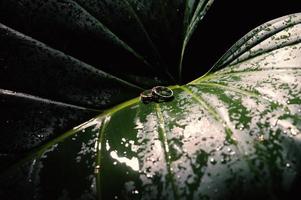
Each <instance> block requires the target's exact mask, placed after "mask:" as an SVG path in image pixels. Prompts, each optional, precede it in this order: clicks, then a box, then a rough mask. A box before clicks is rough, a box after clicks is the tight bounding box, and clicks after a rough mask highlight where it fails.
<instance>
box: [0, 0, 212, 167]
mask: <svg viewBox="0 0 301 200" xmlns="http://www.w3.org/2000/svg"><path fill="white" fill-rule="evenodd" d="M185 2H186V1H183V0H177V1H166V2H163V1H162V2H161V1H160V2H158V1H149V0H148V1H139V2H138V1H133V0H114V1H112V0H110V1H108V0H89V1H83V0H46V1H32V0H19V1H15V0H3V1H0V95H1V103H0V108H1V110H2V111H3V112H2V113H4V114H2V115H1V125H2V126H1V128H2V129H1V138H4V139H1V142H0V145H1V147H0V152H1V153H2V154H1V158H2V157H5V161H4V163H5V162H7V159H6V158H7V157H10V156H7V155H10V154H14V155H16V154H18V155H19V156H20V154H21V153H24V152H25V151H26V150H29V149H31V148H33V147H36V146H38V145H40V144H42V143H44V142H45V141H47V140H48V139H51V138H54V137H55V136H57V135H58V134H61V133H63V132H65V131H67V130H68V129H70V128H71V127H73V126H74V125H76V124H80V123H82V122H84V121H86V120H88V119H90V118H91V117H92V116H95V115H96V114H99V113H101V112H102V110H104V109H107V108H109V107H112V106H113V105H116V104H118V103H121V102H123V101H125V100H128V99H130V98H133V97H135V96H137V95H139V93H140V92H141V91H143V90H144V89H145V88H150V87H152V86H154V85H161V84H174V83H175V81H176V79H178V78H177V77H176V76H178V72H177V70H179V67H177V66H179V62H180V57H181V55H180V54H181V49H184V47H183V41H184V38H185V37H186V35H187V37H188V35H189V37H190V35H191V34H192V32H193V30H194V29H195V27H196V25H197V22H198V21H199V20H200V18H201V17H202V16H203V15H204V14H205V12H206V11H207V9H208V7H209V6H210V5H211V3H212V1H207V0H197V1H189V4H187V5H186V3H185ZM184 16H185V22H184ZM184 24H185V31H184ZM188 26H189V31H188ZM186 29H187V31H186ZM186 32H187V34H186ZM185 41H186V42H185V43H187V41H188V38H186V39H185ZM182 56H183V55H182ZM16 111H18V112H17V113H16ZM3 165H4V164H3Z"/></svg>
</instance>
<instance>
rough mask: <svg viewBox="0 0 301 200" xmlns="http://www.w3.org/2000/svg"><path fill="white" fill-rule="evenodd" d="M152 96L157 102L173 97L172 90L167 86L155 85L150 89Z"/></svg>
mask: <svg viewBox="0 0 301 200" xmlns="http://www.w3.org/2000/svg"><path fill="white" fill-rule="evenodd" d="M152 96H153V99H154V100H156V101H158V102H162V101H163V102H164V101H169V100H171V99H172V98H173V91H172V90H171V89H169V88H168V87H164V86H156V87H154V88H153V89H152Z"/></svg>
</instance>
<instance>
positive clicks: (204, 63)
mask: <svg viewBox="0 0 301 200" xmlns="http://www.w3.org/2000/svg"><path fill="white" fill-rule="evenodd" d="M297 12H301V0H286V1H283V0H282V1H279V0H278V1H276V0H274V1H273V0H252V1H245V0H216V1H215V2H214V3H213V6H212V7H211V8H210V10H209V12H208V13H207V15H206V16H205V18H204V19H203V21H202V22H201V23H200V24H199V27H198V29H197V30H196V32H195V34H194V35H193V37H192V38H191V40H190V43H189V45H188V47H187V51H186V57H185V60H184V74H183V75H184V76H183V77H184V79H183V82H184V83H186V82H190V81H191V80H193V79H195V78H197V77H199V76H201V75H202V74H204V73H205V72H207V71H208V70H209V69H210V68H211V66H212V65H213V64H214V63H215V62H216V61H217V60H218V59H219V58H220V57H221V56H222V55H223V54H224V53H225V52H226V51H227V50H228V49H229V48H230V47H231V46H232V45H233V44H234V43H235V42H236V41H237V40H239V39H240V38H241V37H242V36H244V35H245V34H247V33H248V32H249V31H250V30H252V29H254V28H255V27H257V26H259V25H261V24H263V23H265V22H267V21H270V20H272V19H275V18H278V17H281V16H283V15H287V14H292V13H297Z"/></svg>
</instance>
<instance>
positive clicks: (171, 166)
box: [0, 14, 301, 199]
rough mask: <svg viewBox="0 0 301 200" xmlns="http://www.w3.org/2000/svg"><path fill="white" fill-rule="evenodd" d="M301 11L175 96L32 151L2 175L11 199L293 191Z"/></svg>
mask: <svg viewBox="0 0 301 200" xmlns="http://www.w3.org/2000/svg"><path fill="white" fill-rule="evenodd" d="M300 19H301V14H293V15H289V16H285V17H282V18H278V19H276V20H273V21H271V22H268V23H266V24H264V25H262V26H260V27H258V28H256V29H254V30H253V31H251V32H250V33H249V34H247V35H246V36H245V37H244V38H242V39H241V40H240V41H238V42H237V43H236V44H235V45H234V46H233V47H232V48H231V49H230V50H229V51H228V52H227V53H226V54H225V55H224V56H223V57H222V58H221V59H220V60H219V61H218V62H217V64H216V65H215V66H214V67H213V68H212V70H211V71H210V72H209V73H208V74H207V75H205V76H204V77H201V78H199V79H197V80H195V81H193V82H191V83H189V84H187V85H184V86H173V87H171V88H172V89H173V90H174V93H175V98H174V100H173V101H171V102H164V103H159V104H156V103H152V104H147V105H145V104H142V103H141V102H140V101H139V99H138V98H136V99H133V100H130V101H128V102H126V103H123V104H120V105H119V106H117V107H114V108H112V109H110V110H106V111H104V112H103V113H102V114H101V115H100V116H98V117H96V118H94V119H92V120H90V121H89V122H87V123H85V124H83V125H81V126H79V127H76V128H74V129H73V130H71V131H69V132H67V133H65V134H63V135H62V136H60V137H59V138H56V139H55V140H53V141H51V142H50V143H47V144H46V145H44V146H42V147H41V148H39V149H36V150H34V151H33V152H31V153H30V154H28V155H27V156H26V157H25V158H24V159H23V160H21V161H20V162H18V163H16V164H15V165H13V166H12V167H10V168H8V169H7V170H5V171H4V172H3V173H2V177H1V179H0V180H1V182H0V185H1V188H3V191H1V192H2V193H3V192H4V191H5V195H8V196H9V197H10V199H14V198H15V199H18V197H20V196H24V195H25V192H26V196H28V197H29V198H30V197H33V196H34V197H36V198H38V199H43V198H50V199H55V198H58V197H61V198H72V199H75V198H79V199H80V198H83V199H88V198H92V199H93V198H99V197H100V198H103V199H114V198H118V199H182V198H184V199H253V198H256V199H258V198H259V199H284V198H288V197H290V195H292V194H294V193H295V194H296V193H297V191H298V188H299V186H300V168H301V163H300V159H299V157H300V152H301V149H300V147H301V146H300V130H301V100H300V99H301V96H300V94H301V93H300V91H301V85H300V82H301V73H300V72H301V70H300V67H301V66H300V63H301V62H300V59H301V43H300V40H301V38H300V35H301V34H300V33H301V25H300ZM53 172H56V173H55V174H56V175H55V176H54V175H52V174H53ZM75 174H76V175H77V176H74V175H75ZM0 194H1V193H0ZM19 195H20V196H19Z"/></svg>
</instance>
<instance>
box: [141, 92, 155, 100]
mask: <svg viewBox="0 0 301 200" xmlns="http://www.w3.org/2000/svg"><path fill="white" fill-rule="evenodd" d="M140 99H141V101H142V102H143V103H150V102H151V101H152V100H153V93H152V90H145V91H143V92H141V93H140Z"/></svg>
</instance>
